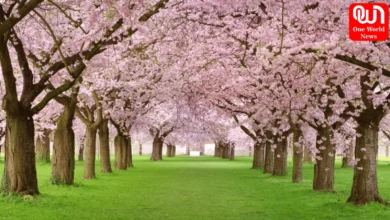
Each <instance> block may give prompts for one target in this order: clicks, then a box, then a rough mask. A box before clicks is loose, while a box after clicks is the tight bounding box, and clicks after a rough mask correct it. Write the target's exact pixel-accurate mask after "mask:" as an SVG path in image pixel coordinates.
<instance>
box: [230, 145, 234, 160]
mask: <svg viewBox="0 0 390 220" xmlns="http://www.w3.org/2000/svg"><path fill="white" fill-rule="evenodd" d="M229 160H234V147H233V146H232V147H231V149H230V155H229Z"/></svg>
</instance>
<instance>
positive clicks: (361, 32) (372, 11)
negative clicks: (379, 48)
mask: <svg viewBox="0 0 390 220" xmlns="http://www.w3.org/2000/svg"><path fill="white" fill-rule="evenodd" d="M388 37H389V7H388V6H387V4H386V3H353V4H351V6H350V7H349V38H350V39H351V40H353V41H385V40H387V38H388Z"/></svg>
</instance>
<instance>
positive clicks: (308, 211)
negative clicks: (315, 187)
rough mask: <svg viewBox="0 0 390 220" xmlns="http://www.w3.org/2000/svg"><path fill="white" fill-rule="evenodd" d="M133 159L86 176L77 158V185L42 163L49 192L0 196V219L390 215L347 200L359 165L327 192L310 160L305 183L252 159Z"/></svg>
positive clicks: (384, 167) (388, 169) (388, 182)
mask: <svg viewBox="0 0 390 220" xmlns="http://www.w3.org/2000/svg"><path fill="white" fill-rule="evenodd" d="M134 163H135V166H136V167H135V168H133V169H129V170H127V171H115V172H114V173H113V174H101V173H99V172H98V173H97V175H98V178H97V179H96V180H82V168H83V164H82V163H78V164H77V165H76V175H75V176H76V180H75V182H76V185H75V186H71V187H64V186H52V185H50V184H49V178H50V170H51V168H50V165H49V164H38V167H37V169H38V175H39V186H40V191H41V194H42V195H40V196H38V197H37V198H35V199H34V200H33V201H23V200H22V199H20V198H17V197H4V198H0V219H139V220H144V219H164V220H166V219H178V220H187V219H201V220H203V219H210V220H215V219H224V220H225V219H244V220H248V219H256V220H258V219H390V207H385V206H382V205H379V204H369V205H367V206H365V207H362V208H357V207H354V206H353V205H350V204H346V203H345V200H346V199H347V197H348V195H349V191H350V187H351V183H352V169H340V168H337V170H336V184H335V189H336V191H337V193H321V192H313V191H312V190H311V183H312V176H313V174H312V173H313V168H312V165H308V164H306V165H305V166H304V181H303V183H302V184H292V183H290V182H291V176H290V175H288V176H286V177H278V178H275V177H272V176H270V175H264V174H262V173H261V172H260V171H259V170H251V169H249V167H250V164H251V158H249V157H237V160H236V161H226V160H222V159H218V158H213V157H200V158H190V157H186V156H180V157H176V158H167V159H165V160H164V161H162V162H150V161H149V160H148V156H143V157H137V156H135V158H134ZM98 165H99V164H98ZM289 166H290V168H291V163H289ZM337 167H339V164H337ZM0 170H3V161H0ZM97 170H100V169H99V167H97ZM290 173H291V172H290ZM378 175H379V187H380V193H381V195H382V197H383V198H384V199H387V200H390V163H389V162H379V166H378Z"/></svg>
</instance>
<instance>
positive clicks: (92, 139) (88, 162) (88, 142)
mask: <svg viewBox="0 0 390 220" xmlns="http://www.w3.org/2000/svg"><path fill="white" fill-rule="evenodd" d="M96 133H97V128H94V127H92V126H86V136H85V155H84V156H85V162H84V176H83V178H84V179H94V178H96V174H95V160H96Z"/></svg>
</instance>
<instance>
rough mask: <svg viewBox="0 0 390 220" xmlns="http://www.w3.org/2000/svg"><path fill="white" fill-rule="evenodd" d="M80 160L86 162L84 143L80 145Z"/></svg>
mask: <svg viewBox="0 0 390 220" xmlns="http://www.w3.org/2000/svg"><path fill="white" fill-rule="evenodd" d="M78 160H79V161H83V160H84V143H83V144H80V147H79V155H78Z"/></svg>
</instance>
